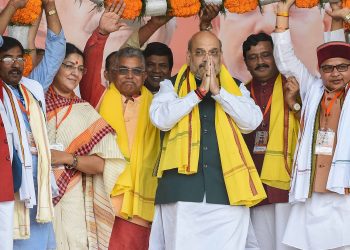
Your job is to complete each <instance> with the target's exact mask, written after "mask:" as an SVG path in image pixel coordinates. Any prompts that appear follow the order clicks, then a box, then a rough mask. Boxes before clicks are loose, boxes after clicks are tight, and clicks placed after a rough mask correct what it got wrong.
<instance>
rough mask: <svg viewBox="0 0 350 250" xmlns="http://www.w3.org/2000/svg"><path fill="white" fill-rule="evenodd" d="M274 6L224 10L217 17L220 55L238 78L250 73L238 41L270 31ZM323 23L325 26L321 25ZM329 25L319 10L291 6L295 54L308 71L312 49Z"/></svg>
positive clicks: (313, 64)
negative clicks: (218, 20) (221, 47)
mask: <svg viewBox="0 0 350 250" xmlns="http://www.w3.org/2000/svg"><path fill="white" fill-rule="evenodd" d="M276 12H277V10H276V6H275V5H274V4H271V5H267V6H264V7H263V13H261V12H260V10H259V9H256V10H255V11H252V12H249V13H245V14H240V15H238V14H232V13H227V15H226V16H220V31H219V38H220V40H221V41H222V43H223V57H224V61H225V64H226V65H227V67H228V69H229V70H230V72H231V74H233V75H234V76H235V77H238V78H239V79H240V80H243V81H249V80H250V79H251V77H252V76H251V75H250V73H249V72H248V70H247V67H246V65H245V63H244V60H243V56H242V44H243V42H244V41H245V40H246V39H247V37H248V36H249V35H251V34H257V33H259V32H265V33H267V34H271V33H272V32H273V30H274V29H275V25H276ZM324 24H326V27H325V26H324ZM324 27H325V29H328V28H329V19H328V17H327V23H324V19H323V17H322V11H320V9H319V8H318V7H315V8H312V9H298V8H294V7H292V8H291V11H290V31H291V35H292V40H293V45H294V48H295V52H296V55H297V56H298V57H299V58H300V59H301V60H302V62H303V63H304V64H305V65H306V66H307V67H308V69H309V70H310V71H311V72H312V73H316V71H317V70H318V69H317V59H316V48H317V47H318V46H319V45H320V44H322V43H323V29H324Z"/></svg>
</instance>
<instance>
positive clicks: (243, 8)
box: [224, 0, 258, 14]
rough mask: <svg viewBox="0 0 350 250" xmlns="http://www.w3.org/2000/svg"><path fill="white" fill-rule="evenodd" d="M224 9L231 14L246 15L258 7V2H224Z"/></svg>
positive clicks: (244, 0)
mask: <svg viewBox="0 0 350 250" xmlns="http://www.w3.org/2000/svg"><path fill="white" fill-rule="evenodd" d="M224 6H225V8H226V9H227V10H228V11H229V12H233V13H238V14H242V13H246V12H249V11H252V10H255V9H256V8H257V7H258V0H225V3H224Z"/></svg>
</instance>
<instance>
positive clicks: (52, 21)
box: [44, 0, 62, 35]
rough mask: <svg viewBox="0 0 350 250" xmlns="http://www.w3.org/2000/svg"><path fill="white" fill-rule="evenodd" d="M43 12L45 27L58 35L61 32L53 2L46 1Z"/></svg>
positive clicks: (52, 0) (50, 0) (51, 0)
mask: <svg viewBox="0 0 350 250" xmlns="http://www.w3.org/2000/svg"><path fill="white" fill-rule="evenodd" d="M44 10H45V14H46V21H47V27H48V28H49V29H51V30H52V32H53V33H55V34H56V35H58V34H59V33H60V32H61V30H62V25H61V21H60V19H59V16H58V13H57V10H56V4H55V1H54V0H48V1H47V3H46V4H45V5H44Z"/></svg>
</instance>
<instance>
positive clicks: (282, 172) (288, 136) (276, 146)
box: [260, 74, 299, 190]
mask: <svg viewBox="0 0 350 250" xmlns="http://www.w3.org/2000/svg"><path fill="white" fill-rule="evenodd" d="M286 112H287V113H286ZM287 119H288V121H286V120H287ZM298 131H299V121H298V120H297V119H296V118H295V116H294V114H293V113H292V112H289V110H288V108H287V109H285V102H284V98H283V86H282V76H281V74H280V75H278V77H277V79H276V82H275V85H274V87H273V92H272V101H271V115H270V127H269V141H268V143H267V148H266V152H265V157H264V163H263V166H262V171H261V176H260V178H261V181H262V182H263V183H265V184H266V185H268V186H271V187H275V188H279V189H284V190H289V188H290V175H291V171H292V160H293V156H294V150H295V147H296V143H297V138H298Z"/></svg>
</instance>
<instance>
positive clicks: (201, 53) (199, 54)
mask: <svg viewBox="0 0 350 250" xmlns="http://www.w3.org/2000/svg"><path fill="white" fill-rule="evenodd" d="M193 54H194V55H195V56H196V57H205V56H206V55H208V56H212V57H218V56H219V55H220V51H219V50H217V49H213V50H209V51H205V50H204V49H197V50H196V51H195V52H194V53H193Z"/></svg>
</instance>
